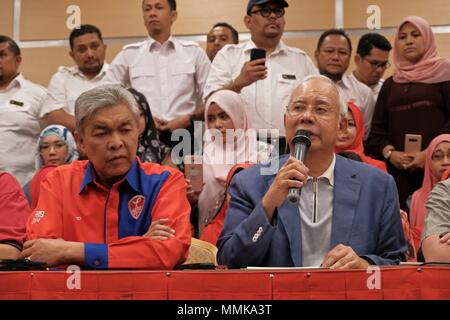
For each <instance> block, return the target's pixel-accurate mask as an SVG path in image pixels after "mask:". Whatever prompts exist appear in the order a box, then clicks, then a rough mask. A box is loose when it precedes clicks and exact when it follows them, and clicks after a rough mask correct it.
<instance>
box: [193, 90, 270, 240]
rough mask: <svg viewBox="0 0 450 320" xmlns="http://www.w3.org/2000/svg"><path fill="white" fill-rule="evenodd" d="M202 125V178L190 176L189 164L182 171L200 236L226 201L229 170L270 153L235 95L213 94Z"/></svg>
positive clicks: (231, 92) (234, 93) (223, 92)
mask: <svg viewBox="0 0 450 320" xmlns="http://www.w3.org/2000/svg"><path fill="white" fill-rule="evenodd" d="M205 123H206V125H207V130H206V132H205V137H204V141H205V145H204V154H203V157H202V158H201V159H200V160H201V162H202V164H201V165H202V170H198V172H199V173H200V172H201V175H200V174H196V175H195V176H194V177H192V175H189V172H191V171H190V169H189V168H191V167H192V166H191V165H190V164H189V165H188V164H186V170H185V175H186V176H187V177H188V178H189V181H188V198H189V200H190V202H191V204H192V205H196V204H197V205H198V231H199V236H201V234H202V232H203V230H204V228H205V226H206V225H208V224H209V223H210V222H211V221H212V219H213V218H214V217H215V215H216V214H217V213H218V211H219V210H220V208H221V205H222V203H223V201H224V200H225V197H226V178H227V175H228V172H229V171H230V170H231V168H232V167H233V166H234V165H235V164H237V163H244V162H251V163H259V162H262V161H265V160H267V159H268V158H269V156H270V153H271V150H272V146H271V145H268V144H267V143H264V142H258V141H257V140H256V132H255V131H254V130H253V129H252V124H251V121H250V118H249V116H248V114H247V110H246V106H245V103H244V102H243V101H242V99H241V97H240V96H239V95H238V94H237V93H236V92H233V91H231V90H220V91H217V92H216V93H214V94H213V95H212V96H211V97H210V98H209V99H208V101H207V103H206V107H205ZM196 162H197V163H198V162H199V161H196ZM194 165H195V162H194ZM193 179H195V180H193ZM199 179H202V181H200V183H199V181H198V180H199ZM198 186H200V188H199V187H198Z"/></svg>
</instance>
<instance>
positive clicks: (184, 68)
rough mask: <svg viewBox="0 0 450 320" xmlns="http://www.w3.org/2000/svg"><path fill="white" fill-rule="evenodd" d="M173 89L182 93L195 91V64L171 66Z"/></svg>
mask: <svg viewBox="0 0 450 320" xmlns="http://www.w3.org/2000/svg"><path fill="white" fill-rule="evenodd" d="M171 78H172V79H171V80H172V89H173V90H176V91H177V92H180V93H189V92H193V91H194V89H195V66H194V64H193V63H179V64H174V65H172V66H171Z"/></svg>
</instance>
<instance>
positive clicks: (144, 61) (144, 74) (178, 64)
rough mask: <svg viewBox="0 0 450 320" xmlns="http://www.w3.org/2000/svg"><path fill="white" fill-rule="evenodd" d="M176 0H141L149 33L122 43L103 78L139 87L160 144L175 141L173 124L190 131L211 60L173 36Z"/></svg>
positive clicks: (199, 112)
mask: <svg viewBox="0 0 450 320" xmlns="http://www.w3.org/2000/svg"><path fill="white" fill-rule="evenodd" d="M176 10H177V8H176V2H175V0H143V2H142V11H143V16H144V23H145V26H146V28H147V31H148V34H149V36H150V37H149V38H148V39H147V40H146V41H143V42H139V43H134V44H130V45H128V46H125V47H124V48H123V50H122V51H121V52H120V53H119V54H118V55H117V57H116V58H115V59H114V61H113V62H112V64H111V66H110V68H109V70H108V73H107V77H106V79H105V82H106V83H120V84H122V85H124V86H126V87H133V88H134V89H136V90H138V91H139V92H142V93H143V94H144V95H145V97H146V98H147V101H148V102H149V104H150V108H151V111H152V114H153V117H154V120H155V124H156V128H157V129H158V130H159V131H160V132H161V133H162V134H161V135H160V138H161V140H162V141H164V143H166V144H169V145H172V146H173V145H174V143H173V142H172V141H171V133H172V132H173V131H175V130H176V129H181V128H188V129H191V131H193V130H192V129H193V121H194V120H195V119H203V112H204V107H203V106H202V102H201V101H202V99H201V98H202V95H203V88H204V86H205V83H206V77H207V75H208V71H209V66H210V61H209V59H208V57H207V55H206V53H205V51H204V50H202V49H201V48H200V47H199V45H198V44H197V43H196V42H191V41H181V40H177V39H175V38H174V37H172V36H171V28H172V24H173V23H174V22H175V20H176V19H177V11H176ZM191 136H193V135H191Z"/></svg>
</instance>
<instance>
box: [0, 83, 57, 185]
mask: <svg viewBox="0 0 450 320" xmlns="http://www.w3.org/2000/svg"><path fill="white" fill-rule="evenodd" d="M45 96H46V90H45V89H44V88H43V87H41V86H39V85H37V84H34V83H32V82H30V81H28V80H25V79H24V78H23V76H22V75H18V76H17V77H16V78H15V79H14V80H13V81H12V82H11V83H10V84H9V86H8V87H7V88H6V89H5V90H1V91H0V170H1V171H7V172H9V173H11V174H12V175H14V176H15V177H16V178H17V180H19V182H20V183H21V184H22V185H23V184H24V183H26V182H27V181H28V180H30V179H31V177H32V176H33V174H34V172H35V164H34V162H35V150H36V144H37V139H38V136H39V133H40V132H41V126H40V120H41V119H42V117H43V116H44V115H45V114H46V113H47V112H49V111H47V109H46V108H44V107H43V104H42V102H43V101H44V99H45Z"/></svg>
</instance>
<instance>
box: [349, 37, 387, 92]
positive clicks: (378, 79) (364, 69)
mask: <svg viewBox="0 0 450 320" xmlns="http://www.w3.org/2000/svg"><path fill="white" fill-rule="evenodd" d="M391 50H392V46H391V44H390V43H389V40H388V39H386V38H385V37H383V36H382V35H381V34H378V33H366V34H365V35H363V36H362V37H361V39H359V43H358V49H357V51H356V55H355V65H356V68H355V70H353V73H352V74H351V75H350V77H351V78H354V79H352V80H358V81H359V82H361V83H363V84H365V85H366V86H368V87H369V88H370V89H372V93H373V95H374V100H375V101H377V99H378V94H379V93H380V90H381V87H382V86H383V83H384V80H383V79H382V77H383V75H384V72H385V71H386V69H387V68H389V66H390V63H389V52H390V51H391Z"/></svg>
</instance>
